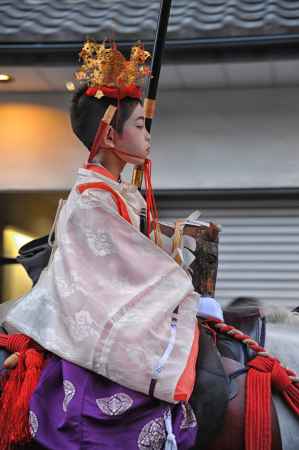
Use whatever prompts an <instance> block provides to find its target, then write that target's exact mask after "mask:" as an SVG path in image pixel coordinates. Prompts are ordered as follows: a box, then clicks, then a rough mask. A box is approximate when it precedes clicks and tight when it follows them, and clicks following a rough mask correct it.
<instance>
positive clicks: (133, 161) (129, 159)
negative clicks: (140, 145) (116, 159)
mask: <svg viewBox="0 0 299 450" xmlns="http://www.w3.org/2000/svg"><path fill="white" fill-rule="evenodd" d="M125 160H126V162H127V163H128V164H134V166H141V167H143V166H144V163H145V160H146V158H145V157H144V158H135V157H134V156H126V159H125Z"/></svg>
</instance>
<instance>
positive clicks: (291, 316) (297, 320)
mask: <svg viewBox="0 0 299 450" xmlns="http://www.w3.org/2000/svg"><path fill="white" fill-rule="evenodd" d="M262 309H263V312H264V314H265V317H266V320H267V322H268V323H277V324H289V325H298V326H299V313H298V312H293V311H290V310H289V309H287V308H286V307H285V306H277V305H268V304H266V305H265V306H263V307H262Z"/></svg>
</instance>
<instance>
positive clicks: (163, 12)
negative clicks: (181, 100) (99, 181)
mask: <svg viewBox="0 0 299 450" xmlns="http://www.w3.org/2000/svg"><path fill="white" fill-rule="evenodd" d="M170 8H171V0H161V4H160V13H159V19H158V27H157V32H156V36H155V43H154V49H153V54H152V64H151V77H150V80H149V83H148V87H147V97H146V99H145V101H144V110H145V126H146V129H147V130H148V131H149V132H150V131H151V126H152V120H153V117H154V114H155V106H156V97H157V90H158V84H159V78H160V71H161V64H162V56H163V50H164V47H165V41H166V33H167V27H168V21H169V16H170ZM142 180H143V168H142V167H135V169H134V172H133V178H132V184H135V186H137V187H138V189H139V190H141V186H142Z"/></svg>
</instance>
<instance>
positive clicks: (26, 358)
mask: <svg viewBox="0 0 299 450" xmlns="http://www.w3.org/2000/svg"><path fill="white" fill-rule="evenodd" d="M0 347H1V348H5V349H6V350H8V351H10V352H19V356H18V363H17V366H16V367H15V368H14V369H11V370H9V371H7V376H6V377H5V378H4V379H3V380H2V383H1V384H2V389H3V393H2V395H1V397H0V430H1V433H0V449H1V450H9V449H11V448H12V446H14V445H16V444H17V445H18V444H23V443H26V442H29V441H30V440H31V434H30V427H29V402H30V399H31V396H32V394H33V392H34V389H35V388H36V386H37V383H38V380H39V378H40V374H41V371H42V368H43V365H44V361H45V356H44V352H43V349H42V348H41V347H39V346H38V345H37V344H36V343H35V342H34V341H33V340H32V339H30V338H29V337H27V336H25V335H23V334H15V335H6V334H0Z"/></svg>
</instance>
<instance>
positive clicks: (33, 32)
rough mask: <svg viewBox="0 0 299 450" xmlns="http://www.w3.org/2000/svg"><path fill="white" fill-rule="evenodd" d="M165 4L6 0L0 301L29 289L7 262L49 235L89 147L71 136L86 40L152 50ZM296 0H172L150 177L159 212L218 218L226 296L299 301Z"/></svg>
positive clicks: (0, 109)
mask: <svg viewBox="0 0 299 450" xmlns="http://www.w3.org/2000/svg"><path fill="white" fill-rule="evenodd" d="M158 13H159V2H158V1H153V0H151V1H143V0H139V1H138V2H136V1H131V0H110V1H107V0H106V1H105V0H102V1H101V0H40V1H39V0H19V1H18V2H16V1H14V0H0V156H1V159H0V167H1V174H0V247H1V251H0V256H1V258H2V259H1V262H2V263H4V264H2V265H1V267H0V286H1V289H0V299H1V300H2V301H5V300H8V299H12V298H17V297H18V296H20V295H22V294H23V293H24V292H26V291H27V290H28V289H30V286H31V284H30V282H29V279H28V278H27V277H26V275H25V273H24V271H23V269H22V268H21V267H20V266H18V265H15V264H9V262H11V260H10V259H9V258H14V257H15V256H16V254H17V250H18V248H19V247H20V246H21V245H22V244H24V243H26V242H28V241H30V240H31V239H33V238H36V237H39V236H42V235H44V234H47V233H48V232H49V229H50V227H51V224H52V221H53V218H54V215H55V210H56V207H57V203H58V200H59V198H65V197H66V196H67V192H68V190H69V189H70V187H71V186H72V183H73V181H74V178H75V175H76V171H77V168H78V167H79V166H82V164H83V163H84V161H85V159H86V156H87V154H86V150H85V149H84V147H83V145H82V144H81V143H80V142H79V141H78V140H77V139H76V138H75V136H74V135H73V134H72V131H71V128H70V124H69V116H68V111H69V104H70V100H71V96H72V92H73V90H74V88H75V85H74V78H73V73H74V71H75V70H76V67H77V65H78V53H79V50H80V47H81V46H82V42H83V41H84V40H85V39H86V38H95V39H97V40H103V39H104V38H105V37H112V38H113V39H115V40H116V41H117V42H118V43H119V46H120V47H121V49H122V50H123V51H125V52H126V51H128V49H129V48H130V46H131V45H132V44H134V43H135V42H136V41H137V40H139V39H141V40H142V41H144V43H145V47H146V48H147V49H149V50H151V49H152V44H153V39H154V35H155V30H156V26H157V18H158ZM298 98H299V1H296V0H277V1H276V2H273V1H271V0H264V1H263V0H254V1H252V0H230V1H228V0H211V1H209V0H198V1H192V0H173V5H172V11H171V17H170V25H169V28H168V35H167V43H166V51H165V57H164V64H163V69H162V74H161V81H160V86H159V95H158V107H157V116H156V119H155V120H154V124H153V128H152V158H153V184H154V187H155V190H156V194H157V199H158V203H159V208H160V216H161V217H162V218H163V219H174V218H178V217H185V216H187V215H188V214H189V212H191V211H192V210H194V209H200V210H201V211H202V218H203V219H204V220H211V221H216V222H218V223H220V224H221V225H222V234H221V242H220V270H219V278H218V285H217V298H218V299H220V300H221V301H222V302H226V301H229V300H231V299H232V298H234V297H237V296H246V295H249V296H255V297H258V298H260V299H262V300H265V301H271V302H276V303H277V304H282V303H283V304H285V305H286V306H297V305H298V304H299V144H298V141H299V120H298V119H299V101H298Z"/></svg>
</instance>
